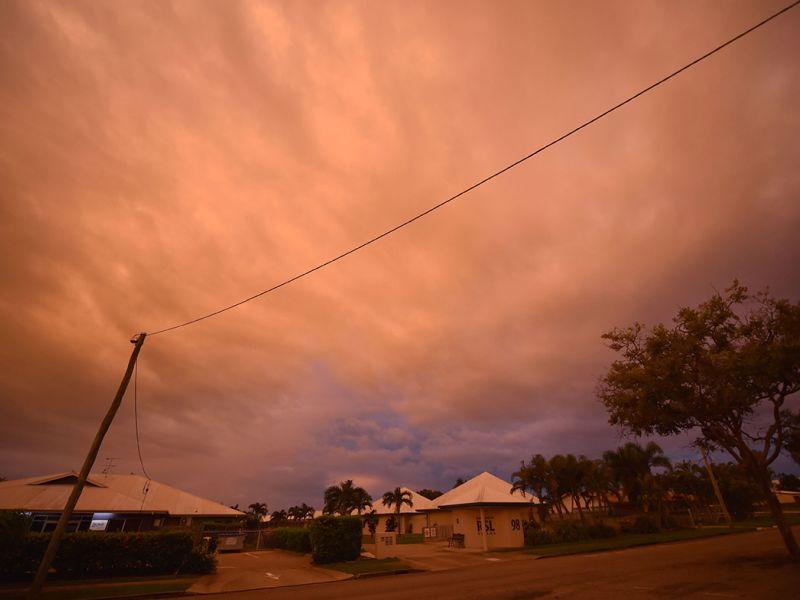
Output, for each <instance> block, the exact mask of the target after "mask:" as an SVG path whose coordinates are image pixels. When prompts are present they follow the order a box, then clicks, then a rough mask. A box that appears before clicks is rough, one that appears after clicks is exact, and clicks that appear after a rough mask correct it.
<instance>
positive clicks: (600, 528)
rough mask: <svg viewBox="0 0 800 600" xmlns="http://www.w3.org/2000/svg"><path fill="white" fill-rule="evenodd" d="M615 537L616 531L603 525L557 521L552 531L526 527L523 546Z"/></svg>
mask: <svg viewBox="0 0 800 600" xmlns="http://www.w3.org/2000/svg"><path fill="white" fill-rule="evenodd" d="M616 535H617V531H616V529H614V528H613V527H611V526H609V525H606V524H605V523H594V524H592V525H588V526H587V525H583V524H581V523H578V522H575V521H560V522H559V521H557V522H555V523H553V525H552V530H547V529H539V528H537V527H527V528H526V529H525V545H526V546H542V545H545V544H566V543H572V542H582V541H585V540H589V539H602V538H610V537H614V536H616Z"/></svg>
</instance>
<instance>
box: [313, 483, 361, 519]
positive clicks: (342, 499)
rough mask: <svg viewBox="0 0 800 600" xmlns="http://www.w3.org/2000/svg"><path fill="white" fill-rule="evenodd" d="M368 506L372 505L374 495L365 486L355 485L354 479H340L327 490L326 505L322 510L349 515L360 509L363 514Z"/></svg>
mask: <svg viewBox="0 0 800 600" xmlns="http://www.w3.org/2000/svg"><path fill="white" fill-rule="evenodd" d="M367 506H372V497H371V496H370V495H369V494H368V493H367V492H366V490H365V489H364V488H361V487H357V486H354V485H353V480H352V479H348V480H346V481H340V482H339V484H338V485H332V486H330V487H329V488H327V489H326V490H325V506H324V507H323V509H322V512H323V513H325V514H327V515H331V514H334V513H338V514H340V515H349V514H350V513H351V512H353V511H354V510H355V511H358V514H361V513H362V512H363V511H364V510H365V508H366V507H367Z"/></svg>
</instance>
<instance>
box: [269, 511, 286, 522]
mask: <svg viewBox="0 0 800 600" xmlns="http://www.w3.org/2000/svg"><path fill="white" fill-rule="evenodd" d="M287 518H288V515H287V514H286V511H285V510H275V511H272V515H271V518H270V521H269V522H270V524H274V525H277V524H279V523H283V522H284V521H285V520H286V519H287Z"/></svg>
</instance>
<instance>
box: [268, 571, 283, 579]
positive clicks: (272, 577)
mask: <svg viewBox="0 0 800 600" xmlns="http://www.w3.org/2000/svg"><path fill="white" fill-rule="evenodd" d="M265 575H266V576H267V577H269V578H270V579H280V577H279V576H278V575H273V574H272V573H269V572H267V573H265Z"/></svg>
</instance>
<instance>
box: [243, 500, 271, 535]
mask: <svg viewBox="0 0 800 600" xmlns="http://www.w3.org/2000/svg"><path fill="white" fill-rule="evenodd" d="M247 508H248V510H247V527H248V528H250V529H252V528H254V527H258V526H259V525H260V524H261V517H263V516H264V515H266V514H267V503H266V502H254V503H253V504H251V505H250V506H248V507H247Z"/></svg>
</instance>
